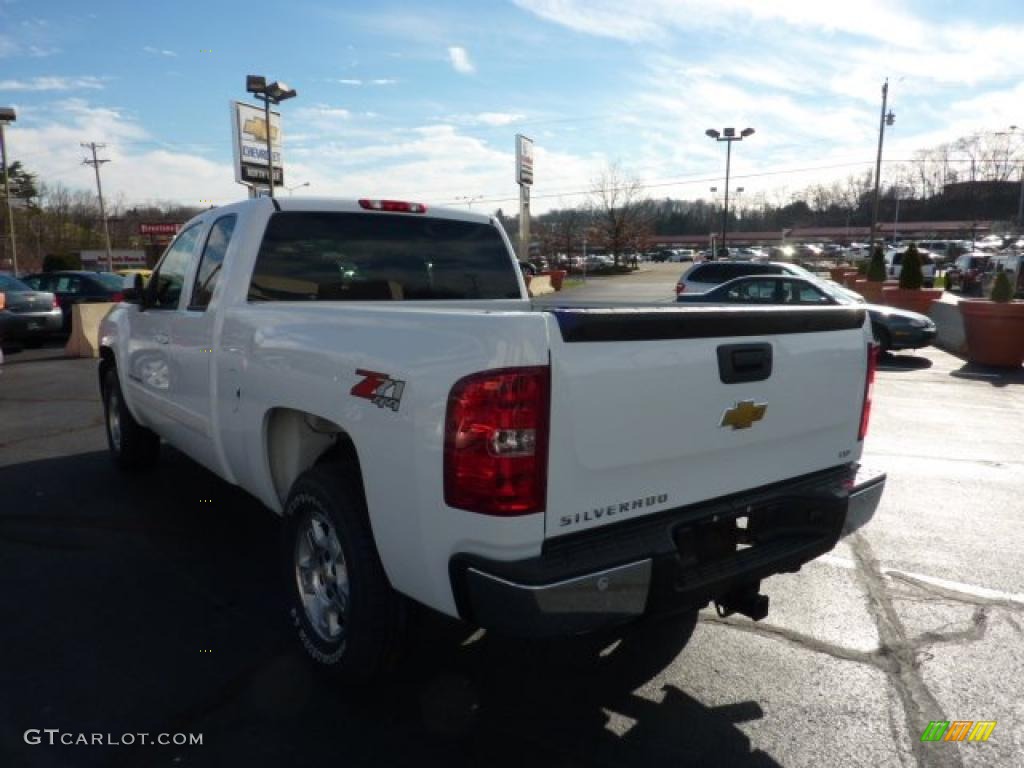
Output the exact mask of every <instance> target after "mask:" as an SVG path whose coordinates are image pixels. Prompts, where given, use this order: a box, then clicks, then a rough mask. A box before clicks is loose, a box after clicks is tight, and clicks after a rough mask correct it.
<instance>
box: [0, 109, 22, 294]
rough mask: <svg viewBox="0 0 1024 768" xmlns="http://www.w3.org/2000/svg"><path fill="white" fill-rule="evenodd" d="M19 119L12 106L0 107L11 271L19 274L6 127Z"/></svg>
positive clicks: (16, 274)
mask: <svg viewBox="0 0 1024 768" xmlns="http://www.w3.org/2000/svg"><path fill="white" fill-rule="evenodd" d="M17 119H18V116H17V115H16V114H15V112H14V110H13V109H12V108H11V107H0V152H2V153H3V162H4V200H5V201H6V202H7V227H8V230H9V231H10V233H11V271H12V272H14V276H15V277H17V276H18V243H17V241H16V240H15V238H14V214H13V213H12V212H11V182H10V179H8V178H7V136H6V135H5V134H4V127H5V126H6V125H7V124H8V123H13V122H14V121H15V120H17Z"/></svg>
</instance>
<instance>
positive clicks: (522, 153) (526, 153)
mask: <svg viewBox="0 0 1024 768" xmlns="http://www.w3.org/2000/svg"><path fill="white" fill-rule="evenodd" d="M516 184H533V139H528V138H526V137H525V136H523V135H522V134H521V133H517V134H516Z"/></svg>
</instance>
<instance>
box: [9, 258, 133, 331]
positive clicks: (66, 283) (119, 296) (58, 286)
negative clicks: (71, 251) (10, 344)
mask: <svg viewBox="0 0 1024 768" xmlns="http://www.w3.org/2000/svg"><path fill="white" fill-rule="evenodd" d="M22 280H23V281H24V282H25V283H26V284H28V285H29V286H30V287H32V288H35V289H36V290H40V291H49V292H50V293H53V294H55V295H56V296H57V302H58V303H59V304H60V309H61V312H62V313H63V315H64V322H63V325H62V332H63V333H71V307H73V306H74V305H75V304H95V303H100V302H106V301H123V300H124V289H125V279H124V277H123V276H122V275H118V274H115V273H113V272H87V271H85V270H65V271H60V272H43V273H40V274H37V275H28V276H27V277H23V278H22Z"/></svg>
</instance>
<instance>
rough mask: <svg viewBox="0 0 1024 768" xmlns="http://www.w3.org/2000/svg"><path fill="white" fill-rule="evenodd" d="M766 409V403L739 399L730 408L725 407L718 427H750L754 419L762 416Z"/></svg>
mask: <svg viewBox="0 0 1024 768" xmlns="http://www.w3.org/2000/svg"><path fill="white" fill-rule="evenodd" d="M767 410H768V403H755V402H754V401H753V400H741V401H740V402H738V403H736V405H735V406H733V407H732V408H726V410H725V412H724V413H723V414H722V421H721V422H720V423H719V424H718V426H720V427H732V428H733V429H750V425H751V424H753V423H754V422H755V421H760V420H761V419H763V418H764V414H765V411H767Z"/></svg>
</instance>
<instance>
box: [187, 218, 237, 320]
mask: <svg viewBox="0 0 1024 768" xmlns="http://www.w3.org/2000/svg"><path fill="white" fill-rule="evenodd" d="M237 218H238V217H237V216H235V215H234V214H232V215H231V216H223V217H222V218H219V219H217V221H215V222H214V223H213V226H212V227H211V228H210V235H209V236H208V237H207V238H206V246H205V247H204V248H203V255H202V256H201V257H200V258H199V269H198V270H196V280H195V283H194V284H193V285H192V300H191V303H190V304H189V307H188V308H189V309H206V307H207V306H209V304H210V299H211V298H212V297H213V289H214V288H216V287H217V280H218V279H219V277H220V268H221V267H222V266H223V264H224V254H225V253H227V250H228V243H229V242H230V241H231V233H232V232H234V231H235V221H236V219H237Z"/></svg>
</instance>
